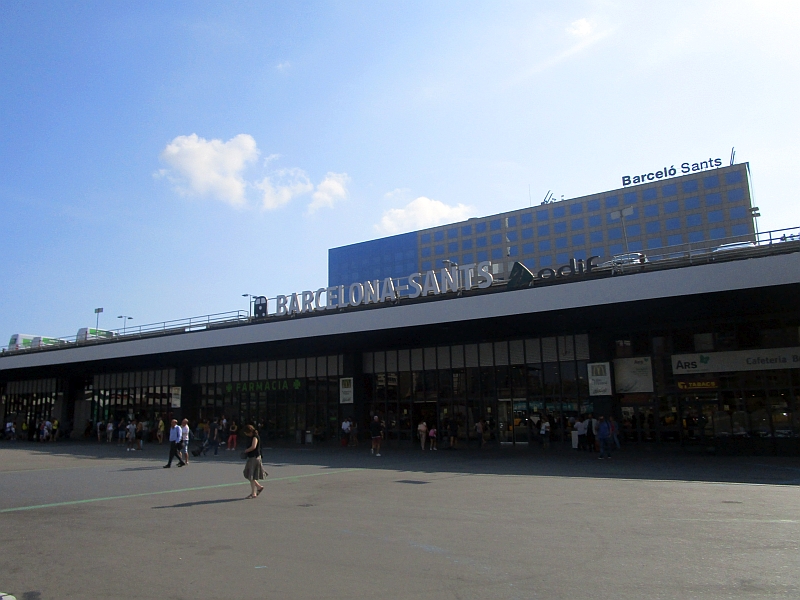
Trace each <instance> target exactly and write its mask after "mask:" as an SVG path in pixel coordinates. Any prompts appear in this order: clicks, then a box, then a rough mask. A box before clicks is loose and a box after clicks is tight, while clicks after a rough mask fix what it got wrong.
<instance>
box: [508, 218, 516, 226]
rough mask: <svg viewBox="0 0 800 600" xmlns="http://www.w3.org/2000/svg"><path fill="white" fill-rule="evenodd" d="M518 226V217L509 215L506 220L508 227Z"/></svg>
mask: <svg viewBox="0 0 800 600" xmlns="http://www.w3.org/2000/svg"><path fill="white" fill-rule="evenodd" d="M516 226H517V217H508V220H507V222H506V227H516Z"/></svg>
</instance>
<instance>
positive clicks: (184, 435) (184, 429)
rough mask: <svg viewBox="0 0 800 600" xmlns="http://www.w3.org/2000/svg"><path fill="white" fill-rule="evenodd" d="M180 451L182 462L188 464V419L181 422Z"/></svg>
mask: <svg viewBox="0 0 800 600" xmlns="http://www.w3.org/2000/svg"><path fill="white" fill-rule="evenodd" d="M181 450H182V451H183V462H185V463H186V464H187V465H188V464H189V419H184V420H183V421H181Z"/></svg>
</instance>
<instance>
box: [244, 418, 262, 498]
mask: <svg viewBox="0 0 800 600" xmlns="http://www.w3.org/2000/svg"><path fill="white" fill-rule="evenodd" d="M244 435H245V436H246V437H248V438H250V444H249V445H248V447H247V450H245V451H244V454H245V456H246V457H247V462H246V463H245V465H244V478H245V479H247V480H248V481H249V482H250V495H249V496H247V498H248V499H250V498H257V497H258V495H259V494H260V493H261V492H263V491H264V486H263V485H261V484H260V483H258V480H259V479H264V477H266V476H267V473H266V471H264V466H263V465H262V464H261V438H260V437H259V436H258V431H256V429H255V427H253V426H252V425H247V426H246V427H245V428H244Z"/></svg>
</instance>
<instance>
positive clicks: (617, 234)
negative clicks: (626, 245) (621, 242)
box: [608, 227, 622, 240]
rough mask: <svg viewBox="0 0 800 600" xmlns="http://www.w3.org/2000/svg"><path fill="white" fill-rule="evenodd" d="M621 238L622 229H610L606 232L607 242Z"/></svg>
mask: <svg viewBox="0 0 800 600" xmlns="http://www.w3.org/2000/svg"><path fill="white" fill-rule="evenodd" d="M621 237H622V228H621V227H612V228H611V229H609V230H608V239H609V240H618V239H620V238H621Z"/></svg>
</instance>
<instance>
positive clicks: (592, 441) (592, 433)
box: [584, 413, 597, 452]
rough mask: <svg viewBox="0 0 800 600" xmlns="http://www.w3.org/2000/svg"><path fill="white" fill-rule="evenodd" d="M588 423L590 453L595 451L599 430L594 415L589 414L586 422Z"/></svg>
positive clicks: (587, 443)
mask: <svg viewBox="0 0 800 600" xmlns="http://www.w3.org/2000/svg"><path fill="white" fill-rule="evenodd" d="M584 423H586V448H587V450H589V452H594V451H595V446H594V444H595V434H596V432H597V430H596V429H595V427H596V426H595V419H594V416H593V415H592V413H589V417H588V418H587V419H586V421H584Z"/></svg>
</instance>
